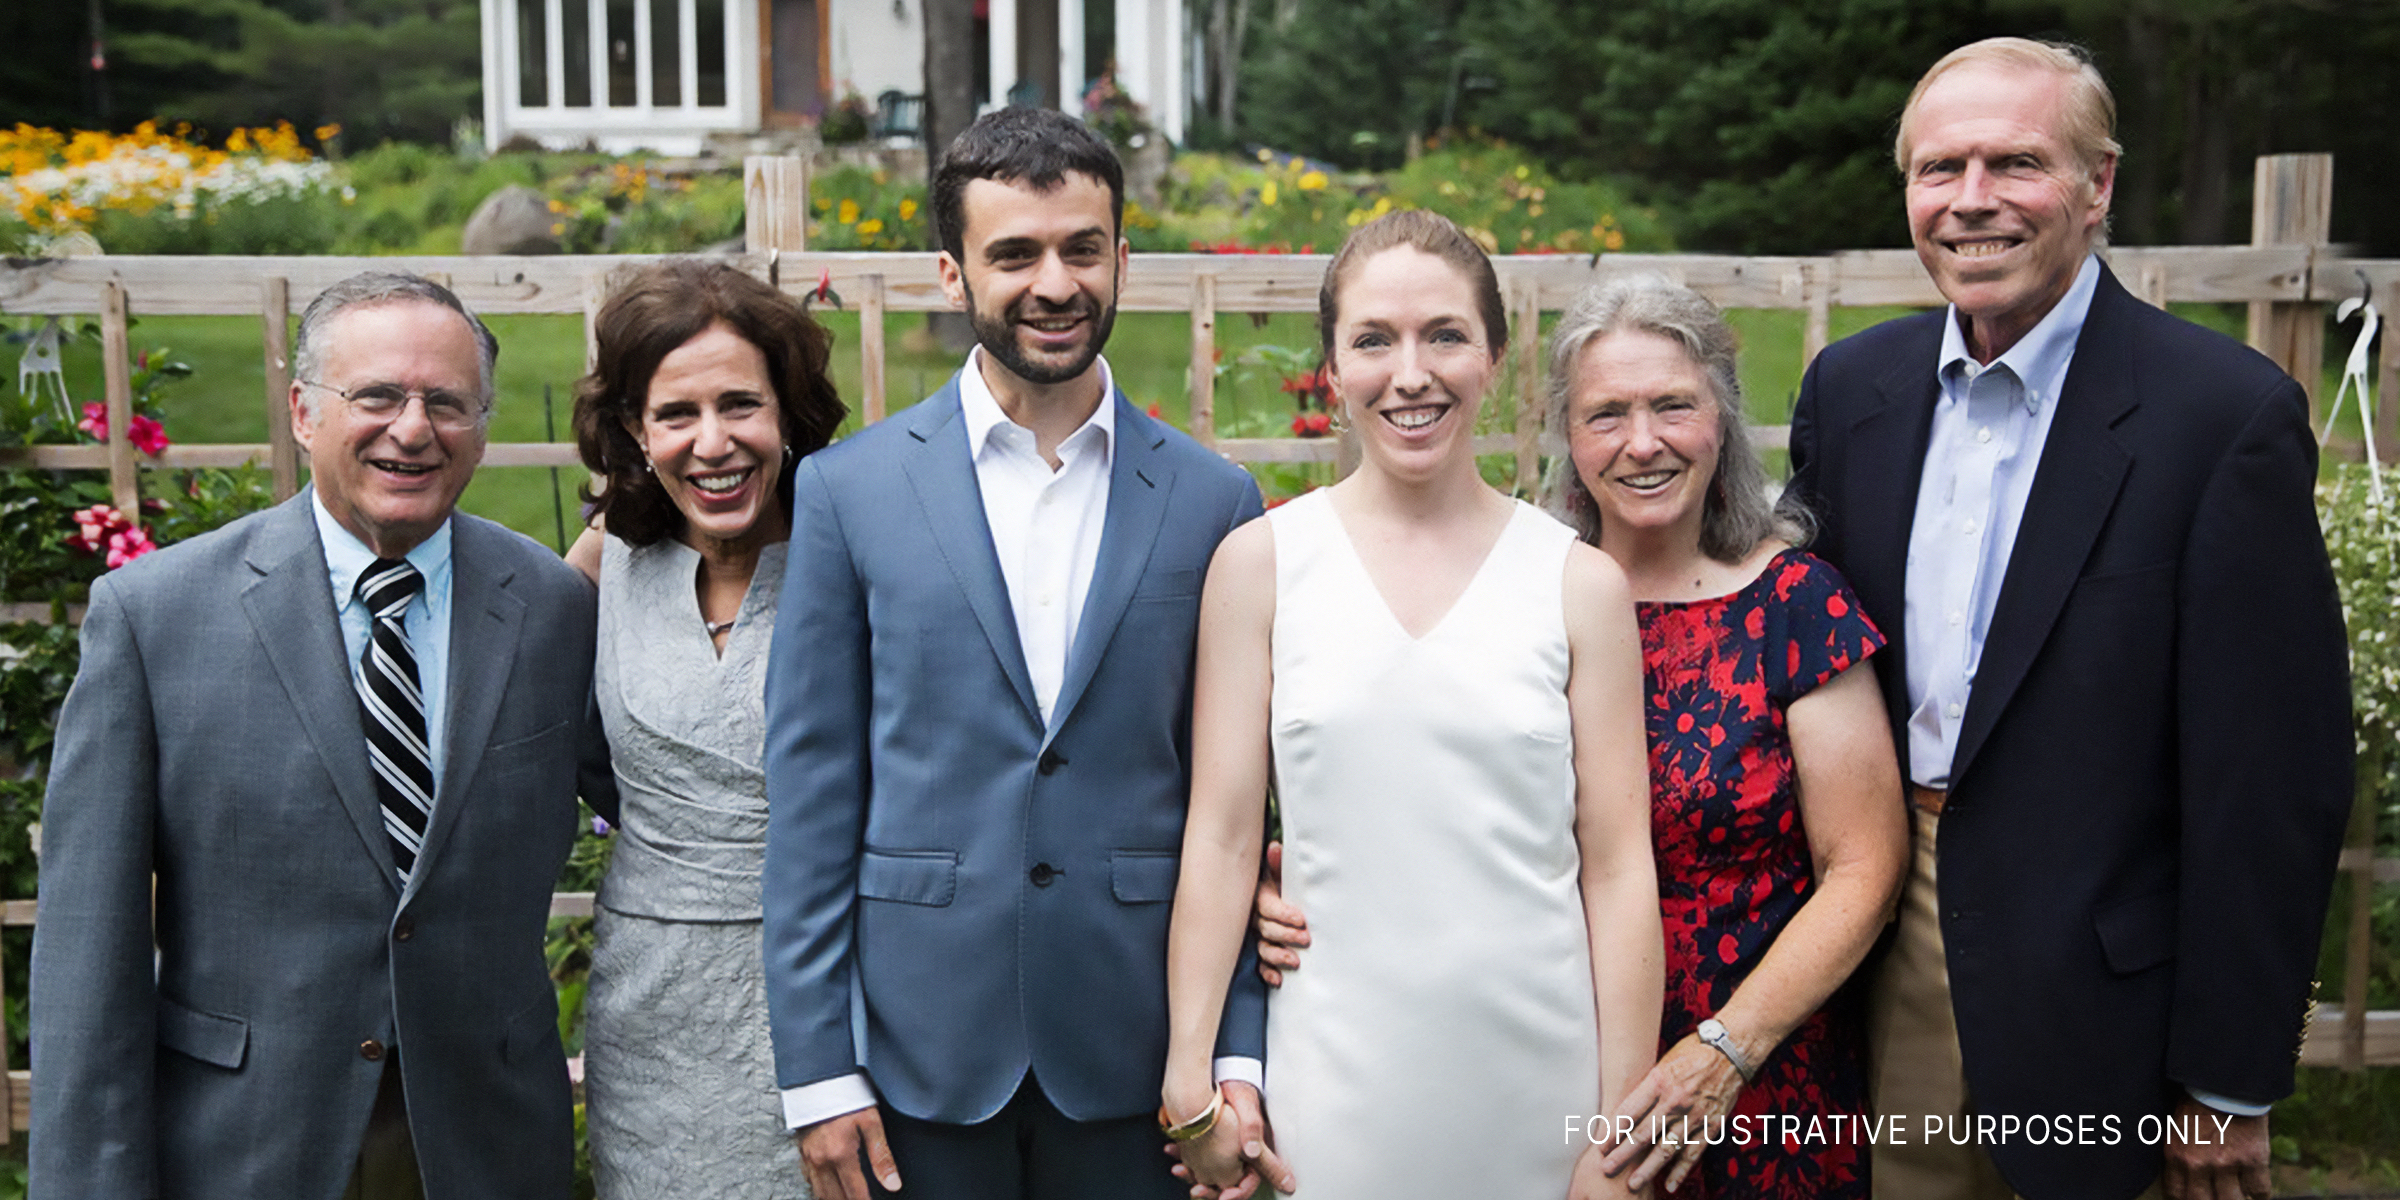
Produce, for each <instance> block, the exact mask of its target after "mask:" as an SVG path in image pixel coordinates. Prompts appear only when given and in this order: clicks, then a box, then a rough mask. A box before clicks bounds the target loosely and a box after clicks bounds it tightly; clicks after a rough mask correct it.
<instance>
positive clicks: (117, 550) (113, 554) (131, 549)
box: [108, 529, 158, 571]
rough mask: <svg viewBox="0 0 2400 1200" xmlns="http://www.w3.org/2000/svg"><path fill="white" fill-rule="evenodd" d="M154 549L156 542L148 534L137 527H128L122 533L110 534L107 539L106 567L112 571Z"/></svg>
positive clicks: (156, 547)
mask: <svg viewBox="0 0 2400 1200" xmlns="http://www.w3.org/2000/svg"><path fill="white" fill-rule="evenodd" d="M156 549H158V543H156V542H153V541H151V540H150V535H149V534H148V533H146V532H144V531H142V530H139V529H129V530H126V531H125V532H123V533H115V534H110V535H109V539H108V569H109V570H111V571H114V570H116V569H117V568H118V567H121V566H124V565H125V564H126V563H129V562H132V561H133V560H135V559H137V558H140V557H141V556H143V555H145V554H148V553H150V552H151V551H153V550H156Z"/></svg>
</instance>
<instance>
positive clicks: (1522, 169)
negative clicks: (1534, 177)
mask: <svg viewBox="0 0 2400 1200" xmlns="http://www.w3.org/2000/svg"><path fill="white" fill-rule="evenodd" d="M1531 174H1533V168H1532V167H1529V166H1526V165H1525V164H1523V163H1518V164H1517V178H1519V179H1523V178H1525V177H1526V176H1529V175H1531Z"/></svg>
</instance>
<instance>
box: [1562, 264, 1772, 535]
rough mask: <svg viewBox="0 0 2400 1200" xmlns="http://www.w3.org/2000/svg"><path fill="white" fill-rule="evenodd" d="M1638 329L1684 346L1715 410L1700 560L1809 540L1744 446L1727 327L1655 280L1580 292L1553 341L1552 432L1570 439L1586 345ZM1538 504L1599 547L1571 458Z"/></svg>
mask: <svg viewBox="0 0 2400 1200" xmlns="http://www.w3.org/2000/svg"><path fill="white" fill-rule="evenodd" d="M1626 330H1639V331H1641V332H1643V333H1649V334H1655V335H1657V336H1659V337H1663V338H1666V339H1668V340H1670V341H1673V342H1675V343H1677V344H1678V345H1681V346H1682V347H1683V349H1684V352H1685V353H1686V354H1689V355H1690V356H1691V359H1692V362H1693V364H1694V365H1696V366H1698V367H1699V368H1700V372H1701V374H1702V375H1704V376H1706V377H1707V379H1708V390H1709V393H1710V395H1711V396H1712V397H1713V398H1714V399H1715V400H1716V403H1717V474H1716V478H1714V479H1712V480H1710V481H1709V487H1708V495H1707V498H1706V500H1705V501H1704V502H1703V503H1702V506H1701V513H1700V552H1701V553H1702V554H1705V555H1707V556H1709V557H1710V558H1713V559H1715V560H1717V561H1718V562H1723V563H1738V562H1740V561H1742V560H1743V559H1745V558H1748V557H1749V556H1750V552H1751V551H1752V550H1754V549H1756V548H1757V546H1758V543H1759V542H1760V541H1761V540H1763V539H1765V538H1770V537H1772V538H1779V539H1781V540H1783V541H1786V542H1789V543H1791V544H1792V545H1795V546H1799V545H1804V544H1806V543H1807V541H1808V539H1809V538H1810V537H1811V536H1812V535H1814V533H1815V532H1816V522H1815V521H1814V520H1813V519H1812V518H1811V517H1810V516H1809V514H1808V510H1807V509H1806V508H1804V507H1802V506H1801V504H1800V502H1799V501H1798V500H1797V499H1796V498H1794V497H1792V496H1791V495H1789V494H1788V493H1787V494H1786V495H1784V496H1782V497H1781V498H1779V499H1778V498H1771V497H1770V496H1769V495H1768V490H1769V486H1770V485H1769V483H1768V481H1767V469H1766V467H1765V466H1764V465H1763V464H1761V463H1760V462H1759V459H1758V452H1757V450H1755V449H1754V448H1753V447H1752V446H1751V444H1750V424H1749V422H1748V421H1747V420H1745V419H1744V418H1743V416H1742V384H1741V379H1740V378H1739V377H1738V376H1737V375H1736V374H1735V372H1734V337H1733V328H1732V327H1731V326H1729V325H1727V324H1726V323H1725V314H1723V313H1721V312H1719V311H1717V306H1716V305H1714V304H1711V303H1709V302H1708V299H1707V298H1706V297H1704V296H1702V295H1700V293H1698V292H1695V291H1693V290H1691V289H1690V288H1687V287H1683V286H1681V285H1678V284H1674V283H1669V282H1668V281H1667V280H1665V279H1664V278H1661V277H1659V276H1657V275H1636V276H1632V277H1629V278H1626V279H1620V280H1617V281H1615V282H1612V283H1608V284H1604V285H1598V286H1594V287H1590V288H1586V289H1585V290H1584V292H1583V294H1582V295H1580V296H1577V297H1576V298H1575V302H1574V303H1573V304H1571V305H1568V306H1567V311H1566V314H1565V315H1564V316H1562V317H1560V318H1559V322H1558V329H1557V330H1556V331H1555V332H1553V333H1552V334H1551V336H1550V381H1549V404H1548V407H1549V425H1550V432H1551V434H1552V435H1553V436H1555V437H1558V438H1560V439H1562V440H1563V439H1564V438H1565V437H1566V436H1567V406H1568V404H1569V402H1570V401H1571V400H1572V398H1573V396H1574V394H1575V384H1576V378H1575V374H1576V371H1577V370H1578V369H1580V368H1581V366H1582V361H1583V352H1584V349H1585V347H1588V346H1590V345H1591V344H1592V343H1593V342H1594V341H1597V340H1598V339H1600V338H1602V337H1605V336H1607V335H1609V334H1612V333H1620V332H1624V331H1626ZM1543 504H1544V507H1546V508H1548V509H1549V510H1550V514H1551V515H1552V516H1555V517H1557V518H1558V519H1559V520H1561V521H1564V522H1566V523H1567V524H1569V525H1571V526H1573V527H1574V528H1575V532H1576V533H1577V534H1578V535H1580V536H1581V537H1582V538H1583V540H1584V541H1586V542H1589V543H1591V544H1592V545H1595V546H1597V545H1599V544H1600V509H1599V506H1598V505H1597V504H1595V503H1594V502H1593V500H1592V492H1591V489H1590V488H1589V487H1588V486H1586V485H1585V484H1584V481H1583V477H1582V476H1581V474H1580V473H1578V472H1577V471H1576V470H1575V462H1574V459H1573V458H1571V457H1561V458H1559V459H1558V460H1557V461H1555V462H1554V463H1552V464H1551V467H1550V476H1549V478H1548V480H1547V481H1546V482H1545V484H1544V487H1543Z"/></svg>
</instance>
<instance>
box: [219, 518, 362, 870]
mask: <svg viewBox="0 0 2400 1200" xmlns="http://www.w3.org/2000/svg"><path fill="white" fill-rule="evenodd" d="M313 496H314V493H313V492H310V491H306V490H303V491H302V492H301V493H300V494H299V495H298V496H295V497H293V498H292V499H290V500H287V501H285V502H284V503H283V504H282V505H281V506H279V507H277V508H276V509H275V510H274V511H273V512H270V513H268V514H267V515H266V517H265V518H264V521H265V527H264V528H262V529H261V530H260V531H259V534H258V537H257V538H256V540H255V541H254V542H253V543H252V545H251V548H250V553H249V556H248V558H247V560H246V561H247V563H248V565H249V567H250V569H251V570H252V571H254V572H256V573H257V576H258V577H257V578H255V579H253V580H251V581H250V583H249V585H248V586H246V587H244V588H243V589H242V610H243V612H244V613H245V614H246V615H248V617H249V618H250V625H251V628H252V629H253V630H255V631H256V632H257V634H258V640H259V644H260V645H262V646H264V647H266V652H267V661H268V662H269V663H271V664H273V666H274V668H275V675H276V677H277V678H278V679H280V680H281V681H282V683H283V690H284V695H285V697H286V698H287V699H289V700H290V701H291V705H292V714H293V716H294V717H295V718H296V719H297V720H298V721H299V722H300V727H301V729H303V730H305V731H306V732H307V735H308V741H309V745H310V746H312V747H313V748H314V749H315V750H316V752H317V758H318V759H319V760H320V761H321V762H323V763H324V764H325V773H326V774H327V775H329V776H331V777H332V779H333V791H334V797H335V799H336V800H338V801H339V802H340V803H341V806H342V809H343V811H345V812H347V813H349V814H350V822H351V824H352V825H354V826H356V827H357V829H358V837H359V841H360V842H361V843H362V844H363V845H364V846H365V848H366V851H367V854H368V855H369V856H370V857H372V858H373V859H374V860H375V862H376V864H377V865H378V866H380V867H382V869H383V877H384V879H385V881H386V882H388V883H390V884H391V885H392V888H393V890H394V891H395V892H396V891H398V890H399V884H400V873H399V871H398V870H397V869H396V868H395V867H393V865H392V849H391V843H390V841H389V840H388V839H387V838H386V837H385V835H384V832H383V804H382V801H380V800H378V799H377V798H376V795H375V780H374V778H373V776H372V774H371V773H370V771H369V769H368V767H367V734H366V728H365V726H364V725H362V724H361V723H360V717H359V711H358V690H357V687H356V685H354V684H353V683H352V682H351V678H350V669H349V663H350V655H349V652H348V650H347V649H346V648H345V647H344V645H343V643H342V629H341V623H340V620H339V618H337V617H336V616H335V615H334V606H333V588H332V585H331V584H329V583H328V582H327V579H326V574H325V549H324V546H323V544H322V543H320V542H319V541H318V540H317V526H316V514H315V511H314V508H313V505H314V503H315V502H314V500H313V499H312V497H313Z"/></svg>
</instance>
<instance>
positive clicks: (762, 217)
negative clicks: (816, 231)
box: [742, 155, 808, 254]
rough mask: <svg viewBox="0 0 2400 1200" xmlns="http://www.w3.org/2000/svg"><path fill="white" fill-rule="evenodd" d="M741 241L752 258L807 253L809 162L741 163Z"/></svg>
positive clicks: (754, 159) (759, 158)
mask: <svg viewBox="0 0 2400 1200" xmlns="http://www.w3.org/2000/svg"><path fill="white" fill-rule="evenodd" d="M742 210H743V211H742V240H743V241H744V242H745V243H747V248H748V249H749V251H750V252H751V253H752V254H764V253H767V252H768V251H770V250H780V251H782V252H784V253H785V254H796V253H798V252H800V251H802V250H806V249H808V160H806V159H802V158H784V157H775V158H770V157H767V156H764V155H752V156H750V157H748V158H745V159H743V160H742Z"/></svg>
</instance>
